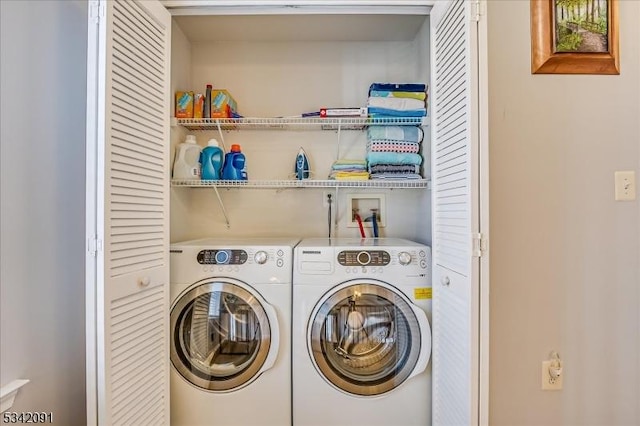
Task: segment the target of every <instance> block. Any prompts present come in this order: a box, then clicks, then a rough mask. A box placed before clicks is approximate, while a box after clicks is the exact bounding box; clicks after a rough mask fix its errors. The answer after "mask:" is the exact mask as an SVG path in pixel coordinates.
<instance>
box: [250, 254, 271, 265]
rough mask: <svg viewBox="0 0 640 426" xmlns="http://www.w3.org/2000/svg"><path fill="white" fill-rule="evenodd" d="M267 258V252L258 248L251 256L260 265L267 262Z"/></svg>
mask: <svg viewBox="0 0 640 426" xmlns="http://www.w3.org/2000/svg"><path fill="white" fill-rule="evenodd" d="M268 258H269V256H268V255H267V252H266V251H264V250H260V251H258V252H256V254H255V255H254V256H253V260H255V261H256V263H257V264H260V265H264V264H265V263H267V259H268Z"/></svg>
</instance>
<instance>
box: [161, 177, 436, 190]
mask: <svg viewBox="0 0 640 426" xmlns="http://www.w3.org/2000/svg"><path fill="white" fill-rule="evenodd" d="M171 186H174V187H190V188H211V187H215V188H264V189H280V188H428V187H429V180H428V179H406V180H402V179H389V180H385V179H380V180H376V179H370V180H352V181H350V180H329V179H328V180H319V179H304V180H177V179H174V180H172V181H171Z"/></svg>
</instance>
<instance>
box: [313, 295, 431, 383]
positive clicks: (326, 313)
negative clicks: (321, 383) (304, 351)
mask: <svg viewBox="0 0 640 426" xmlns="http://www.w3.org/2000/svg"><path fill="white" fill-rule="evenodd" d="M409 303H410V302H409V301H408V300H407V299H406V297H404V296H403V295H401V294H400V292H399V291H398V290H396V289H394V288H392V287H390V286H389V287H387V286H382V285H378V284H368V283H367V284H355V285H349V286H347V287H343V288H341V289H339V290H337V291H336V292H333V293H331V294H330V295H329V296H328V297H326V298H325V300H324V302H322V303H321V305H320V306H319V307H316V309H315V311H314V312H315V314H312V318H311V322H310V324H309V342H308V343H309V348H310V352H311V358H312V359H313V361H314V363H315V365H316V367H317V368H318V370H319V371H320V373H321V374H322V375H323V376H324V377H325V379H326V380H328V381H329V382H330V383H331V384H333V385H334V386H336V387H338V388H339V389H341V390H343V391H345V392H348V393H350V394H355V395H363V396H371V395H379V394H382V393H385V392H388V391H390V390H392V389H394V388H396V387H397V386H399V385H400V384H401V383H402V382H404V381H405V380H406V379H407V377H409V375H410V374H411V372H412V371H413V369H414V367H415V365H416V362H417V360H418V355H419V354H420V345H421V336H420V327H419V324H418V319H417V318H416V315H415V313H414V312H413V310H412V308H411V306H410V305H409Z"/></svg>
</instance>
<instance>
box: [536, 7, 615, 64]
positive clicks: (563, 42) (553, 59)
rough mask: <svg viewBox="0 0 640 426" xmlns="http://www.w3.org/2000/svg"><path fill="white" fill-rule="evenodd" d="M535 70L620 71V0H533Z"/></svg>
mask: <svg viewBox="0 0 640 426" xmlns="http://www.w3.org/2000/svg"><path fill="white" fill-rule="evenodd" d="M531 72H532V73H533V74H620V64H619V58H618V0H531Z"/></svg>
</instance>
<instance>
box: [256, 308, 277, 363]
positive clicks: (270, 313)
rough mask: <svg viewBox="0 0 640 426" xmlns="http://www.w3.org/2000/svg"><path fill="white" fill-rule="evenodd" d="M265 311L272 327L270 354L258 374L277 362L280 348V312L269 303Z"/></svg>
mask: <svg viewBox="0 0 640 426" xmlns="http://www.w3.org/2000/svg"><path fill="white" fill-rule="evenodd" d="M264 311H265V312H266V314H267V321H269V328H271V345H270V347H269V354H268V355H267V359H265V360H264V364H262V368H261V369H260V371H259V372H258V374H261V373H264V372H265V371H267V370H268V369H270V368H271V367H273V364H275V363H276V358H277V357H278V350H279V349H280V323H279V322H278V313H277V312H276V310H275V308H274V307H273V306H271V305H269V304H268V303H265V304H264Z"/></svg>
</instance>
